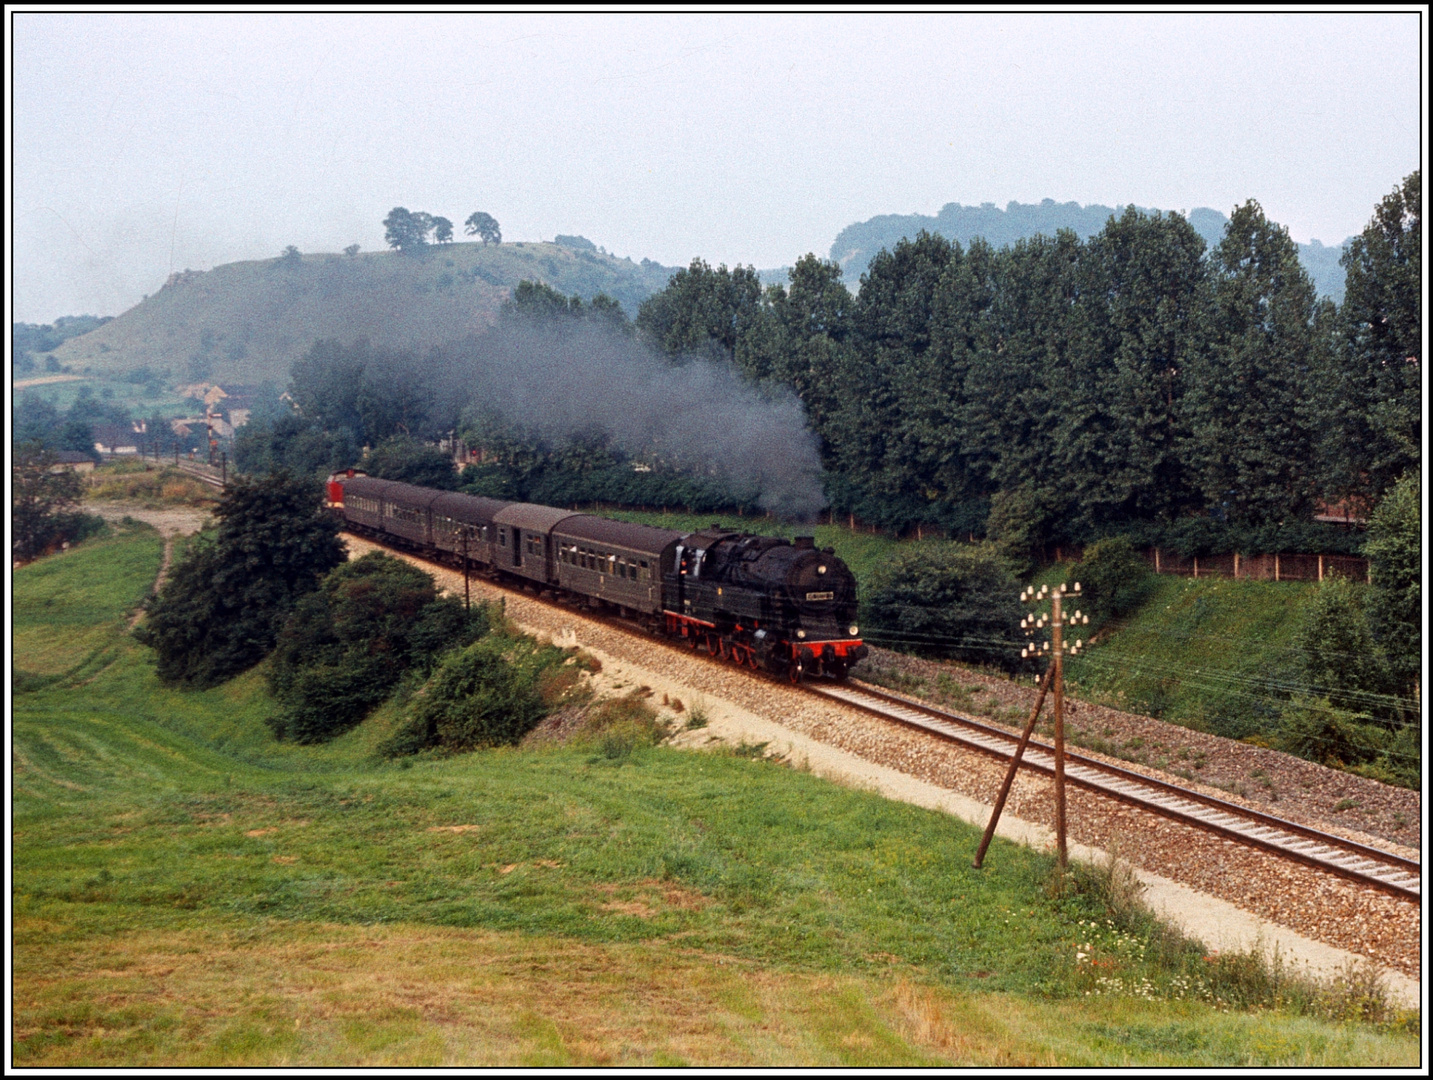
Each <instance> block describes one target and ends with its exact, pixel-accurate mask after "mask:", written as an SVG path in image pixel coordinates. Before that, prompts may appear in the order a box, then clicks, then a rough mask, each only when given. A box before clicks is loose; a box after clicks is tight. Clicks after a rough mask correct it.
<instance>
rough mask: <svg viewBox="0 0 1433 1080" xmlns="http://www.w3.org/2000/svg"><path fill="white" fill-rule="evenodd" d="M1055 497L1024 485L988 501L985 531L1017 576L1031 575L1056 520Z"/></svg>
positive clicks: (1029, 484)
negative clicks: (988, 511) (988, 513)
mask: <svg viewBox="0 0 1433 1080" xmlns="http://www.w3.org/2000/svg"><path fill="white" fill-rule="evenodd" d="M1055 504H1056V497H1055V496H1054V495H1053V494H1052V493H1050V492H1047V491H1042V490H1039V489H1037V488H1036V487H1035V485H1034V484H1031V483H1025V484H1022V485H1021V486H1020V487H1018V488H1012V489H1010V490H1008V491H1000V492H997V493H996V494H995V496H994V498H992V499H991V500H990V516H989V518H987V519H986V522H985V529H986V532H987V533H988V534H989V535H990V537H991V539H992V540H994V541H995V548H996V550H997V551H998V552H999V553H1000V555H1001V556H1002V557H1003V558H1004V559H1006V560H1007V561H1008V562H1009V564H1010V566H1011V567H1012V568H1013V569H1014V570H1015V572H1016V573H1018V574H1021V575H1022V576H1023V575H1025V574H1028V573H1030V572H1031V571H1032V570H1034V569H1035V567H1036V565H1037V564H1038V563H1039V561H1040V559H1041V556H1042V553H1043V551H1044V547H1045V542H1046V541H1047V540H1048V539H1049V537H1050V533H1051V530H1052V529H1053V528H1054V523H1055V521H1056V520H1057V519H1058V517H1059V513H1058V511H1057V510H1056V508H1055Z"/></svg>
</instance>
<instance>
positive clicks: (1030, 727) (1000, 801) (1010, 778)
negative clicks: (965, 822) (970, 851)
mask: <svg viewBox="0 0 1433 1080" xmlns="http://www.w3.org/2000/svg"><path fill="white" fill-rule="evenodd" d="M1054 674H1055V665H1054V664H1051V665H1050V666H1049V667H1047V668H1046V669H1045V675H1044V677H1043V678H1042V679H1041V680H1040V696H1039V697H1037V698H1036V699H1035V707H1034V708H1033V709H1031V710H1030V719H1029V720H1027V721H1025V730H1024V731H1023V732H1021V734H1020V745H1019V746H1017V747H1016V748H1015V753H1014V755H1013V756H1012V757H1011V758H1010V768H1009V769H1007V770H1006V771H1005V782H1004V783H1003V784H1001V785H1000V794H999V795H998V796H997V797H996V799H995V808H994V809H993V810H991V811H990V821H989V822H988V823H987V824H986V826H985V835H984V836H982V837H981V838H980V847H979V849H978V850H977V851H976V852H975V863H974V864H973V865H974V866H975V869H977V870H979V869H980V864H981V863H982V862H984V861H985V849H986V848H988V847H989V846H990V839H991V837H993V836H994V835H995V826H996V825H997V824H999V822H1000V811H1002V810H1004V809H1005V800H1006V798H1008V797H1009V795H1010V788H1011V787H1012V786H1013V785H1014V783H1015V770H1016V769H1018V768H1020V759H1021V758H1022V757H1024V756H1025V746H1026V744H1027V743H1029V742H1030V735H1031V734H1032V733H1033V732H1034V730H1035V721H1036V720H1037V719H1038V718H1039V716H1040V709H1041V708H1042V707H1043V706H1044V704H1045V695H1046V694H1047V693H1048V692H1049V690H1050V680H1051V679H1052V678H1053V677H1054Z"/></svg>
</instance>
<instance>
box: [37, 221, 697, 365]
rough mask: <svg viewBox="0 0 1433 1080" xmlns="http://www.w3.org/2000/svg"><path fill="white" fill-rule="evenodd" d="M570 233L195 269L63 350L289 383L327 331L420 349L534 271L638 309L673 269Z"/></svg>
mask: <svg viewBox="0 0 1433 1080" xmlns="http://www.w3.org/2000/svg"><path fill="white" fill-rule="evenodd" d="M562 239H563V240H565V241H568V242H569V243H568V244H566V245H564V244H555V243H536V244H496V245H489V246H486V247H485V246H484V245H482V244H480V243H461V244H443V245H435V246H433V247H431V248H429V250H428V251H427V252H426V253H425V254H423V255H421V256H417V257H413V256H406V255H400V254H397V253H396V252H386V251H385V252H364V253H359V254H356V255H302V256H300V257H298V258H297V259H282V258H280V259H266V260H262V261H258V262H237V263H227V264H225V265H223V266H216V267H215V268H214V269H212V270H207V271H190V270H186V271H184V272H183V273H176V274H173V275H171V276H170V278H169V280H168V281H167V282H165V284H164V287H163V288H161V289H160V290H159V292H157V293H155V294H154V295H152V296H149V297H146V298H145V299H144V301H143V302H141V303H139V304H137V305H135V306H134V307H133V308H131V309H130V310H128V311H126V312H125V313H124V314H122V315H120V316H118V317H117V318H115V319H112V320H110V321H109V322H106V323H105V324H104V325H103V326H99V327H98V328H96V329H95V330H92V331H91V332H90V333H87V334H84V335H82V336H80V337H75V338H71V339H69V340H68V341H65V342H63V343H61V344H59V345H57V346H56V347H55V348H54V351H53V355H54V357H55V358H56V360H57V361H58V362H59V363H60V364H62V365H66V366H68V368H69V369H70V370H72V371H75V372H78V373H83V374H93V375H109V376H116V375H122V374H125V373H128V372H132V371H136V370H138V369H141V368H147V369H148V370H149V371H150V372H152V373H153V374H154V376H155V377H157V378H158V379H161V380H163V381H165V382H167V383H171V384H172V383H182V382H195V381H201V380H207V379H213V380H216V381H217V380H220V379H223V380H226V381H232V382H237V383H259V382H262V381H264V380H266V379H272V380H274V381H275V382H278V383H280V384H282V383H284V382H285V381H286V380H287V378H288V371H289V365H290V364H292V363H293V361H294V360H295V359H297V358H298V357H300V356H302V355H303V354H304V353H305V352H306V351H307V350H308V348H309V347H310V346H311V345H312V344H313V343H314V342H315V341H317V340H320V339H323V338H337V339H339V340H340V341H344V342H352V341H355V340H357V339H358V338H361V337H367V338H368V339H369V341H371V342H372V343H373V344H374V345H376V346H380V347H392V348H406V349H413V350H417V351H420V352H421V351H423V350H426V349H428V348H430V347H431V346H434V345H440V344H443V343H445V342H448V341H452V340H454V339H458V338H462V337H465V336H467V335H468V334H470V333H473V332H475V331H478V330H481V329H482V328H484V327H486V326H487V325H489V324H490V323H491V322H492V320H493V319H494V318H495V317H496V315H497V312H498V309H499V308H500V307H501V306H502V303H503V301H504V300H505V299H506V298H507V296H508V294H509V292H510V290H511V289H512V288H513V287H514V286H516V285H517V283H518V282H520V281H522V280H524V279H528V280H535V281H541V282H543V283H544V284H547V285H550V286H551V287H552V288H554V289H557V290H559V291H560V292H563V293H566V294H569V295H571V294H573V293H576V294H578V295H580V296H582V297H583V299H591V297H593V296H595V295H596V294H597V293H599V292H605V293H607V294H608V295H609V296H612V297H614V298H615V299H617V300H618V301H619V302H620V303H621V304H622V306H623V307H624V308H625V309H626V310H627V312H628V313H629V314H631V315H635V314H636V311H637V306H638V305H639V304H640V303H641V302H642V301H643V300H644V299H646V298H647V297H648V296H650V295H651V294H652V293H653V292H656V291H658V290H659V289H662V288H665V287H666V284H667V280H668V279H669V278H670V277H671V275H672V274H673V273H674V272H675V270H674V268H672V267H665V266H660V265H658V264H657V263H654V262H651V261H650V260H646V259H644V260H643V261H642V262H640V263H636V262H633V261H632V260H631V259H618V258H616V257H614V256H611V255H608V254H605V253H603V252H601V251H599V250H597V249H596V248H595V246H586V247H584V246H583V244H584V243H586V244H589V245H590V242H587V241H583V238H581V237H563V238H562Z"/></svg>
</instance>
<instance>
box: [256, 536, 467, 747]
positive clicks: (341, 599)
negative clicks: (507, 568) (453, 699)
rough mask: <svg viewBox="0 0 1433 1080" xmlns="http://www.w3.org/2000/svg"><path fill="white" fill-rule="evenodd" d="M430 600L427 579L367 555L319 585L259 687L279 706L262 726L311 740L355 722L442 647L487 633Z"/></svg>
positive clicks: (453, 607) (442, 602)
mask: <svg viewBox="0 0 1433 1080" xmlns="http://www.w3.org/2000/svg"><path fill="white" fill-rule="evenodd" d="M489 621H490V620H489V617H488V613H487V611H486V609H484V608H483V607H481V606H479V607H478V608H477V609H476V610H475V611H474V612H473V613H472V614H471V615H470V614H468V613H466V612H464V610H463V605H462V603H461V602H460V601H458V600H456V599H453V598H451V597H448V598H442V599H440V598H439V597H438V593H437V589H436V587H435V586H434V584H433V579H432V577H430V576H429V575H428V574H426V573H424V572H423V571H422V570H420V569H418V568H417V567H416V566H413V565H412V564H410V563H408V562H405V561H403V560H401V559H395V558H393V557H392V556H389V555H385V554H383V553H382V552H372V553H370V554H368V555H365V556H364V557H363V558H361V559H357V560H355V561H353V562H349V563H345V564H344V565H342V566H340V567H338V568H337V569H336V570H334V571H333V572H332V573H330V574H329V575H328V576H327V577H325V578H324V580H323V583H322V585H321V586H320V587H319V589H318V590H317V591H316V592H314V593H312V594H310V595H309V596H306V597H304V598H303V600H301V601H300V602H299V604H298V605H297V606H296V607H295V609H294V612H293V614H292V615H290V616H289V618H288V620H287V621H286V622H285V623H284V627H283V630H282V631H281V632H280V634H279V640H278V645H277V647H276V649H275V650H274V659H273V665H272V667H271V668H270V670H269V686H270V688H271V689H272V690H273V692H274V695H275V697H277V698H278V699H279V701H280V702H281V703H282V705H283V706H284V708H283V709H282V710H281V711H280V712H278V713H277V714H275V715H274V716H272V717H270V718H269V721H268V723H269V727H270V728H271V729H272V730H273V732H274V734H275V736H277V737H278V738H280V739H293V740H294V741H296V742H302V743H312V742H321V741H323V740H324V739H329V738H332V737H333V736H334V735H337V734H339V733H341V732H343V731H345V730H347V729H348V728H350V727H353V726H354V725H355V724H357V723H359V722H360V721H361V720H362V719H363V718H364V717H365V716H367V715H368V713H369V711H370V710H372V709H373V708H374V707H375V706H377V705H378V704H379V703H380V702H382V701H383V700H384V699H386V698H387V697H388V695H389V694H390V693H392V691H393V688H394V687H395V686H396V685H397V684H398V682H399V680H400V679H401V678H403V676H404V675H405V674H407V673H409V672H414V673H417V674H418V675H419V676H421V675H423V674H426V673H427V672H428V671H429V670H430V669H431V668H432V666H433V664H434V662H435V660H436V657H437V656H438V655H439V654H441V653H442V652H443V651H445V650H447V649H452V648H457V647H461V646H464V645H467V644H469V643H471V642H473V641H475V640H477V639H478V638H479V637H481V636H482V635H483V634H484V633H485V632H486V631H487V628H488V625H489Z"/></svg>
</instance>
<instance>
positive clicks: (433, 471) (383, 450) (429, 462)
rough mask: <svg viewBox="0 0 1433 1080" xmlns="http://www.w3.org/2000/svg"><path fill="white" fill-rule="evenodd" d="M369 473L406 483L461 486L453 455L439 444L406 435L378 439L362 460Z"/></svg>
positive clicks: (446, 487)
mask: <svg viewBox="0 0 1433 1080" xmlns="http://www.w3.org/2000/svg"><path fill="white" fill-rule="evenodd" d="M363 467H364V469H365V470H366V471H367V472H368V474H369V475H370V476H375V477H377V478H379V479H380V480H401V481H403V483H405V484H416V485H418V486H419V487H429V488H438V489H440V490H442V491H457V490H458V473H457V471H456V470H455V469H454V468H453V459H452V458H450V457H449V456H448V455H447V454H445V453H443V451H441V450H439V449H438V448H437V447H436V446H425V445H424V444H422V443H420V442H417V441H416V440H414V439H410V438H408V437H407V436H403V435H395V436H393V437H392V438H391V439H386V440H384V441H383V442H381V443H379V444H378V445H377V446H375V447H374V448H373V450H372V451H371V452H370V453H369V455H368V457H366V458H364V460H363Z"/></svg>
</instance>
